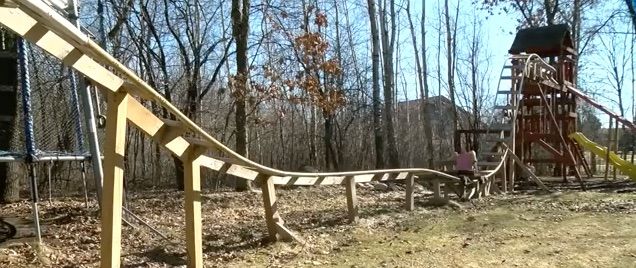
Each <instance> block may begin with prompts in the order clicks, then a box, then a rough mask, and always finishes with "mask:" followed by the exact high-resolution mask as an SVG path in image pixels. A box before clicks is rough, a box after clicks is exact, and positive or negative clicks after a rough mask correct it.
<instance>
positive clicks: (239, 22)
mask: <svg viewBox="0 0 636 268" xmlns="http://www.w3.org/2000/svg"><path fill="white" fill-rule="evenodd" d="M249 11H250V0H232V11H231V12H232V36H233V37H234V40H235V41H236V75H235V76H234V79H233V80H234V81H233V83H232V85H233V86H232V87H233V90H234V92H233V96H234V102H235V105H234V107H235V109H236V110H235V111H236V113H235V115H234V118H235V124H236V152H237V153H239V154H240V155H243V156H247V134H246V132H247V131H246V114H245V112H246V111H245V104H246V103H245V97H246V96H247V94H248V88H249V84H248V83H249V82H248V81H249V75H250V74H249V64H248V62H247V37H248V33H249ZM239 182H240V183H237V184H236V190H237V191H245V190H248V189H249V184H248V183H247V181H246V180H239Z"/></svg>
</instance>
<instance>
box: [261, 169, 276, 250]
mask: <svg viewBox="0 0 636 268" xmlns="http://www.w3.org/2000/svg"><path fill="white" fill-rule="evenodd" d="M261 190H262V192H263V207H264V208H265V223H266V224H267V233H268V234H269V240H270V241H276V240H278V236H277V235H276V234H277V233H278V230H277V229H278V227H277V224H276V223H277V222H278V221H279V220H280V216H279V214H278V208H277V204H276V189H275V188H274V182H273V180H272V179H271V178H270V177H263V179H262V181H261Z"/></svg>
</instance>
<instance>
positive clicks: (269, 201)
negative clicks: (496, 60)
mask: <svg viewBox="0 0 636 268" xmlns="http://www.w3.org/2000/svg"><path fill="white" fill-rule="evenodd" d="M0 4H1V5H0V24H2V25H4V27H5V28H6V29H10V30H11V31H13V32H14V33H16V34H17V35H19V36H21V37H22V38H24V40H26V41H28V42H30V43H31V44H33V45H35V46H37V47H39V48H41V49H42V50H44V51H46V52H48V53H49V54H50V55H52V56H54V57H55V58H57V59H59V60H60V61H62V62H63V63H64V64H65V65H66V66H69V67H72V68H73V69H74V70H75V71H77V72H78V73H81V74H82V75H84V76H85V79H86V81H87V84H90V85H91V86H94V87H97V88H99V89H100V90H101V92H102V93H103V94H104V95H105V96H106V97H107V100H108V102H107V114H106V131H105V132H106V133H105V136H106V139H105V141H106V144H105V145H104V147H103V148H104V149H103V155H104V162H103V165H101V166H103V174H104V180H103V189H102V197H101V206H102V215H101V223H102V230H101V266H102V267H119V265H120V255H121V222H122V196H123V181H124V178H123V176H124V167H125V166H124V159H125V146H126V131H127V127H128V126H134V127H136V128H137V129H139V130H141V131H142V132H143V133H145V134H146V135H147V136H148V137H149V138H151V139H152V140H154V141H155V142H157V143H158V144H160V145H162V146H163V147H164V148H165V149H167V150H168V151H170V152H171V153H172V154H174V155H176V156H177V157H179V158H180V159H181V160H182V161H183V164H184V180H185V181H184V184H185V189H184V191H185V214H186V215H185V216H186V217H185V229H186V244H187V257H188V263H189V266H190V267H201V266H202V265H203V248H202V226H201V196H200V192H201V176H200V172H201V169H202V168H208V169H211V170H214V171H218V172H221V173H225V174H229V175H233V176H235V177H236V178H238V179H242V180H249V181H255V182H257V184H258V185H260V187H261V190H262V197H263V206H264V209H265V219H266V225H267V230H268V234H269V237H270V238H271V239H272V240H277V239H283V240H296V241H302V238H300V237H299V236H298V235H296V234H294V233H293V232H292V231H291V230H289V229H288V228H287V227H286V226H285V224H284V221H283V217H282V215H281V214H280V213H279V211H278V210H277V207H278V206H277V203H276V202H277V201H276V194H275V185H306V186H319V185H344V186H345V187H346V198H347V210H348V216H349V219H350V220H351V221H355V220H356V218H357V211H358V204H357V199H356V184H358V183H363V182H370V181H389V180H392V181H399V180H402V181H404V182H405V185H406V190H405V208H406V209H408V210H411V209H413V208H414V182H415V180H420V181H421V182H423V183H427V184H429V185H430V187H431V188H432V189H433V192H434V197H433V198H432V200H433V201H434V202H444V201H445V200H447V199H448V198H449V197H448V196H449V193H451V192H453V191H455V192H459V195H466V196H467V197H472V196H482V195H489V194H492V193H501V192H507V191H511V190H513V189H514V185H515V173H523V174H526V175H527V176H528V177H529V179H531V180H533V181H534V182H535V183H536V184H537V185H539V186H540V187H542V188H544V189H547V188H546V187H545V186H544V185H543V184H542V183H541V181H540V180H539V179H538V178H536V176H534V174H532V172H530V170H528V169H527V168H526V166H525V165H524V163H525V162H531V161H538V160H537V159H533V158H532V150H531V149H532V147H531V146H532V145H533V144H539V145H540V146H541V147H543V148H547V150H549V151H550V152H552V153H553V155H554V159H553V160H551V161H554V163H558V164H559V165H560V168H561V173H562V174H565V171H564V169H565V167H573V170H574V171H575V172H578V167H579V166H582V165H583V158H582V154H581V153H580V150H578V148H579V147H577V146H578V144H577V143H574V142H573V141H572V140H571V139H569V138H568V135H569V134H570V133H572V132H574V131H576V121H575V120H574V119H573V117H572V113H576V110H575V108H576V101H577V100H578V99H583V98H584V95H582V94H581V93H580V92H578V91H576V90H575V89H574V83H575V81H574V79H573V76H575V73H576V72H575V70H573V65H572V61H573V60H574V58H573V56H575V53H574V50H573V49H572V48H571V43H567V42H565V41H563V40H566V39H567V38H569V36H568V34H567V33H563V32H558V34H555V35H554V36H556V37H555V39H558V40H559V43H558V45H557V46H556V49H555V50H551V51H550V53H551V54H541V53H542V52H543V50H540V51H533V50H531V49H528V48H536V47H538V45H536V44H535V45H529V46H528V47H526V49H525V50H528V51H521V50H524V49H522V48H523V47H521V45H522V44H523V43H524V41H523V40H520V41H519V44H520V45H519V51H514V52H515V53H514V55H512V57H511V60H512V65H511V66H509V69H510V71H511V76H509V77H507V78H505V79H509V80H511V81H512V83H511V90H510V91H501V92H499V95H502V96H505V102H506V104H505V105H503V106H501V107H499V108H500V109H501V110H502V113H501V117H500V118H498V119H497V120H498V121H499V122H497V123H496V125H494V124H493V126H491V127H490V128H489V129H485V130H465V131H460V132H458V133H459V136H460V137H459V138H460V139H462V138H463V139H466V140H467V142H474V141H476V140H479V139H481V138H480V136H484V137H483V138H484V140H486V138H488V139H491V142H492V144H493V146H492V148H493V149H492V150H490V148H489V150H487V151H488V152H487V153H488V161H487V162H485V163H484V162H481V163H479V164H480V169H481V170H479V171H477V172H476V173H475V176H474V177H475V178H478V179H474V180H472V181H469V182H466V179H465V178H460V177H459V176H454V175H449V174H448V173H445V172H441V171H437V170H433V169H423V168H407V169H390V170H368V171H351V172H330V173H304V172H287V171H283V170H278V169H274V168H270V167H267V166H263V165H261V164H259V163H255V162H253V161H251V160H249V159H246V158H245V157H243V156H241V155H239V154H237V153H236V152H234V151H232V150H231V149H230V148H228V147H226V146H225V145H223V144H222V143H220V142H219V141H218V140H217V139H215V138H214V137H212V136H210V135H209V134H208V133H207V132H206V131H204V130H203V129H202V128H201V127H199V126H198V125H197V124H195V123H194V122H193V121H192V120H190V119H189V118H188V117H187V116H185V115H184V114H183V113H181V112H180V111H179V110H178V109H177V108H176V107H174V106H173V105H172V104H171V103H170V102H168V101H167V100H166V99H165V98H164V97H163V96H161V95H160V94H159V93H157V91H155V90H154V89H153V88H151V87H150V86H149V85H148V84H146V83H145V82H144V81H143V80H141V79H140V78H139V77H138V76H137V75H136V74H135V73H134V72H133V71H131V70H130V69H129V68H127V67H126V66H124V65H123V64H121V63H120V62H119V61H118V60H117V59H115V58H114V57H113V56H111V55H110V54H108V53H107V52H106V51H104V50H103V49H102V48H101V47H100V46H99V45H98V44H96V43H95V42H94V41H93V40H91V38H90V37H89V36H87V35H86V34H84V33H83V32H82V31H81V30H79V29H78V28H77V27H76V25H74V24H73V23H71V22H69V21H68V20H67V19H65V18H64V17H63V16H62V15H60V14H59V13H58V12H57V11H56V10H54V9H53V8H51V6H49V5H48V4H46V3H44V2H42V1H40V0H11V1H7V0H4V1H0ZM566 32H567V30H566ZM527 34H529V35H530V36H532V35H533V34H538V33H535V32H533V31H529V32H528V33H527ZM564 36H565V37H564ZM518 38H519V36H518ZM527 38H530V37H527ZM559 38H560V39H559ZM530 40H533V39H532V38H530ZM527 41H528V42H530V41H529V40H527ZM566 41H567V40H566ZM564 42H565V43H564ZM515 43H517V40H516V41H515ZM552 45H553V44H552ZM511 52H513V51H511ZM522 52H525V53H526V54H520V53H522ZM566 52H567V53H566ZM531 53H537V54H531ZM546 53H547V52H546ZM544 58H550V59H549V61H550V62H552V63H547V62H546V61H545V60H544ZM566 81H567V82H566ZM142 100H143V101H144V102H146V103H147V102H152V103H153V104H154V105H156V106H158V107H162V108H163V109H165V110H166V111H167V112H168V113H170V116H167V117H159V116H158V115H156V114H154V113H153V112H152V111H151V110H150V109H149V108H148V107H147V106H145V105H143V104H142ZM587 101H589V100H587ZM168 118H173V119H168ZM574 118H575V117H574ZM615 119H616V122H619V118H615ZM620 120H623V119H620ZM621 122H622V121H621ZM622 123H624V124H626V123H625V122H622ZM462 136H463V137H462ZM486 136H492V137H486ZM484 148H486V147H484ZM575 149H576V150H575ZM484 151H486V150H484ZM480 153H484V152H480ZM94 158H97V157H94ZM577 177H578V178H579V179H581V176H580V175H577ZM458 188H461V189H460V190H459V191H458V190H457V189H458ZM465 192H468V193H465Z"/></svg>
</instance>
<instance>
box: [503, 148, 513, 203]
mask: <svg viewBox="0 0 636 268" xmlns="http://www.w3.org/2000/svg"><path fill="white" fill-rule="evenodd" d="M511 153H512V151H511ZM508 161H510V160H506V162H504V166H503V168H504V169H503V174H502V175H503V176H501V188H502V189H503V192H504V193H507V192H508V169H513V168H514V165H508V163H507V162H508Z"/></svg>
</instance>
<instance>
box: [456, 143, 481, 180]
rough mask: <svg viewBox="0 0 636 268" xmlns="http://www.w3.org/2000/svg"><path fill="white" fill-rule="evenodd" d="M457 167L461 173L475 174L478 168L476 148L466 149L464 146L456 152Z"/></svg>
mask: <svg viewBox="0 0 636 268" xmlns="http://www.w3.org/2000/svg"><path fill="white" fill-rule="evenodd" d="M455 169H456V170H457V173H458V174H461V175H474V172H475V170H477V153H475V151H474V150H470V151H468V152H467V151H466V150H465V149H464V148H461V149H460V152H459V153H457V152H455Z"/></svg>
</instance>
